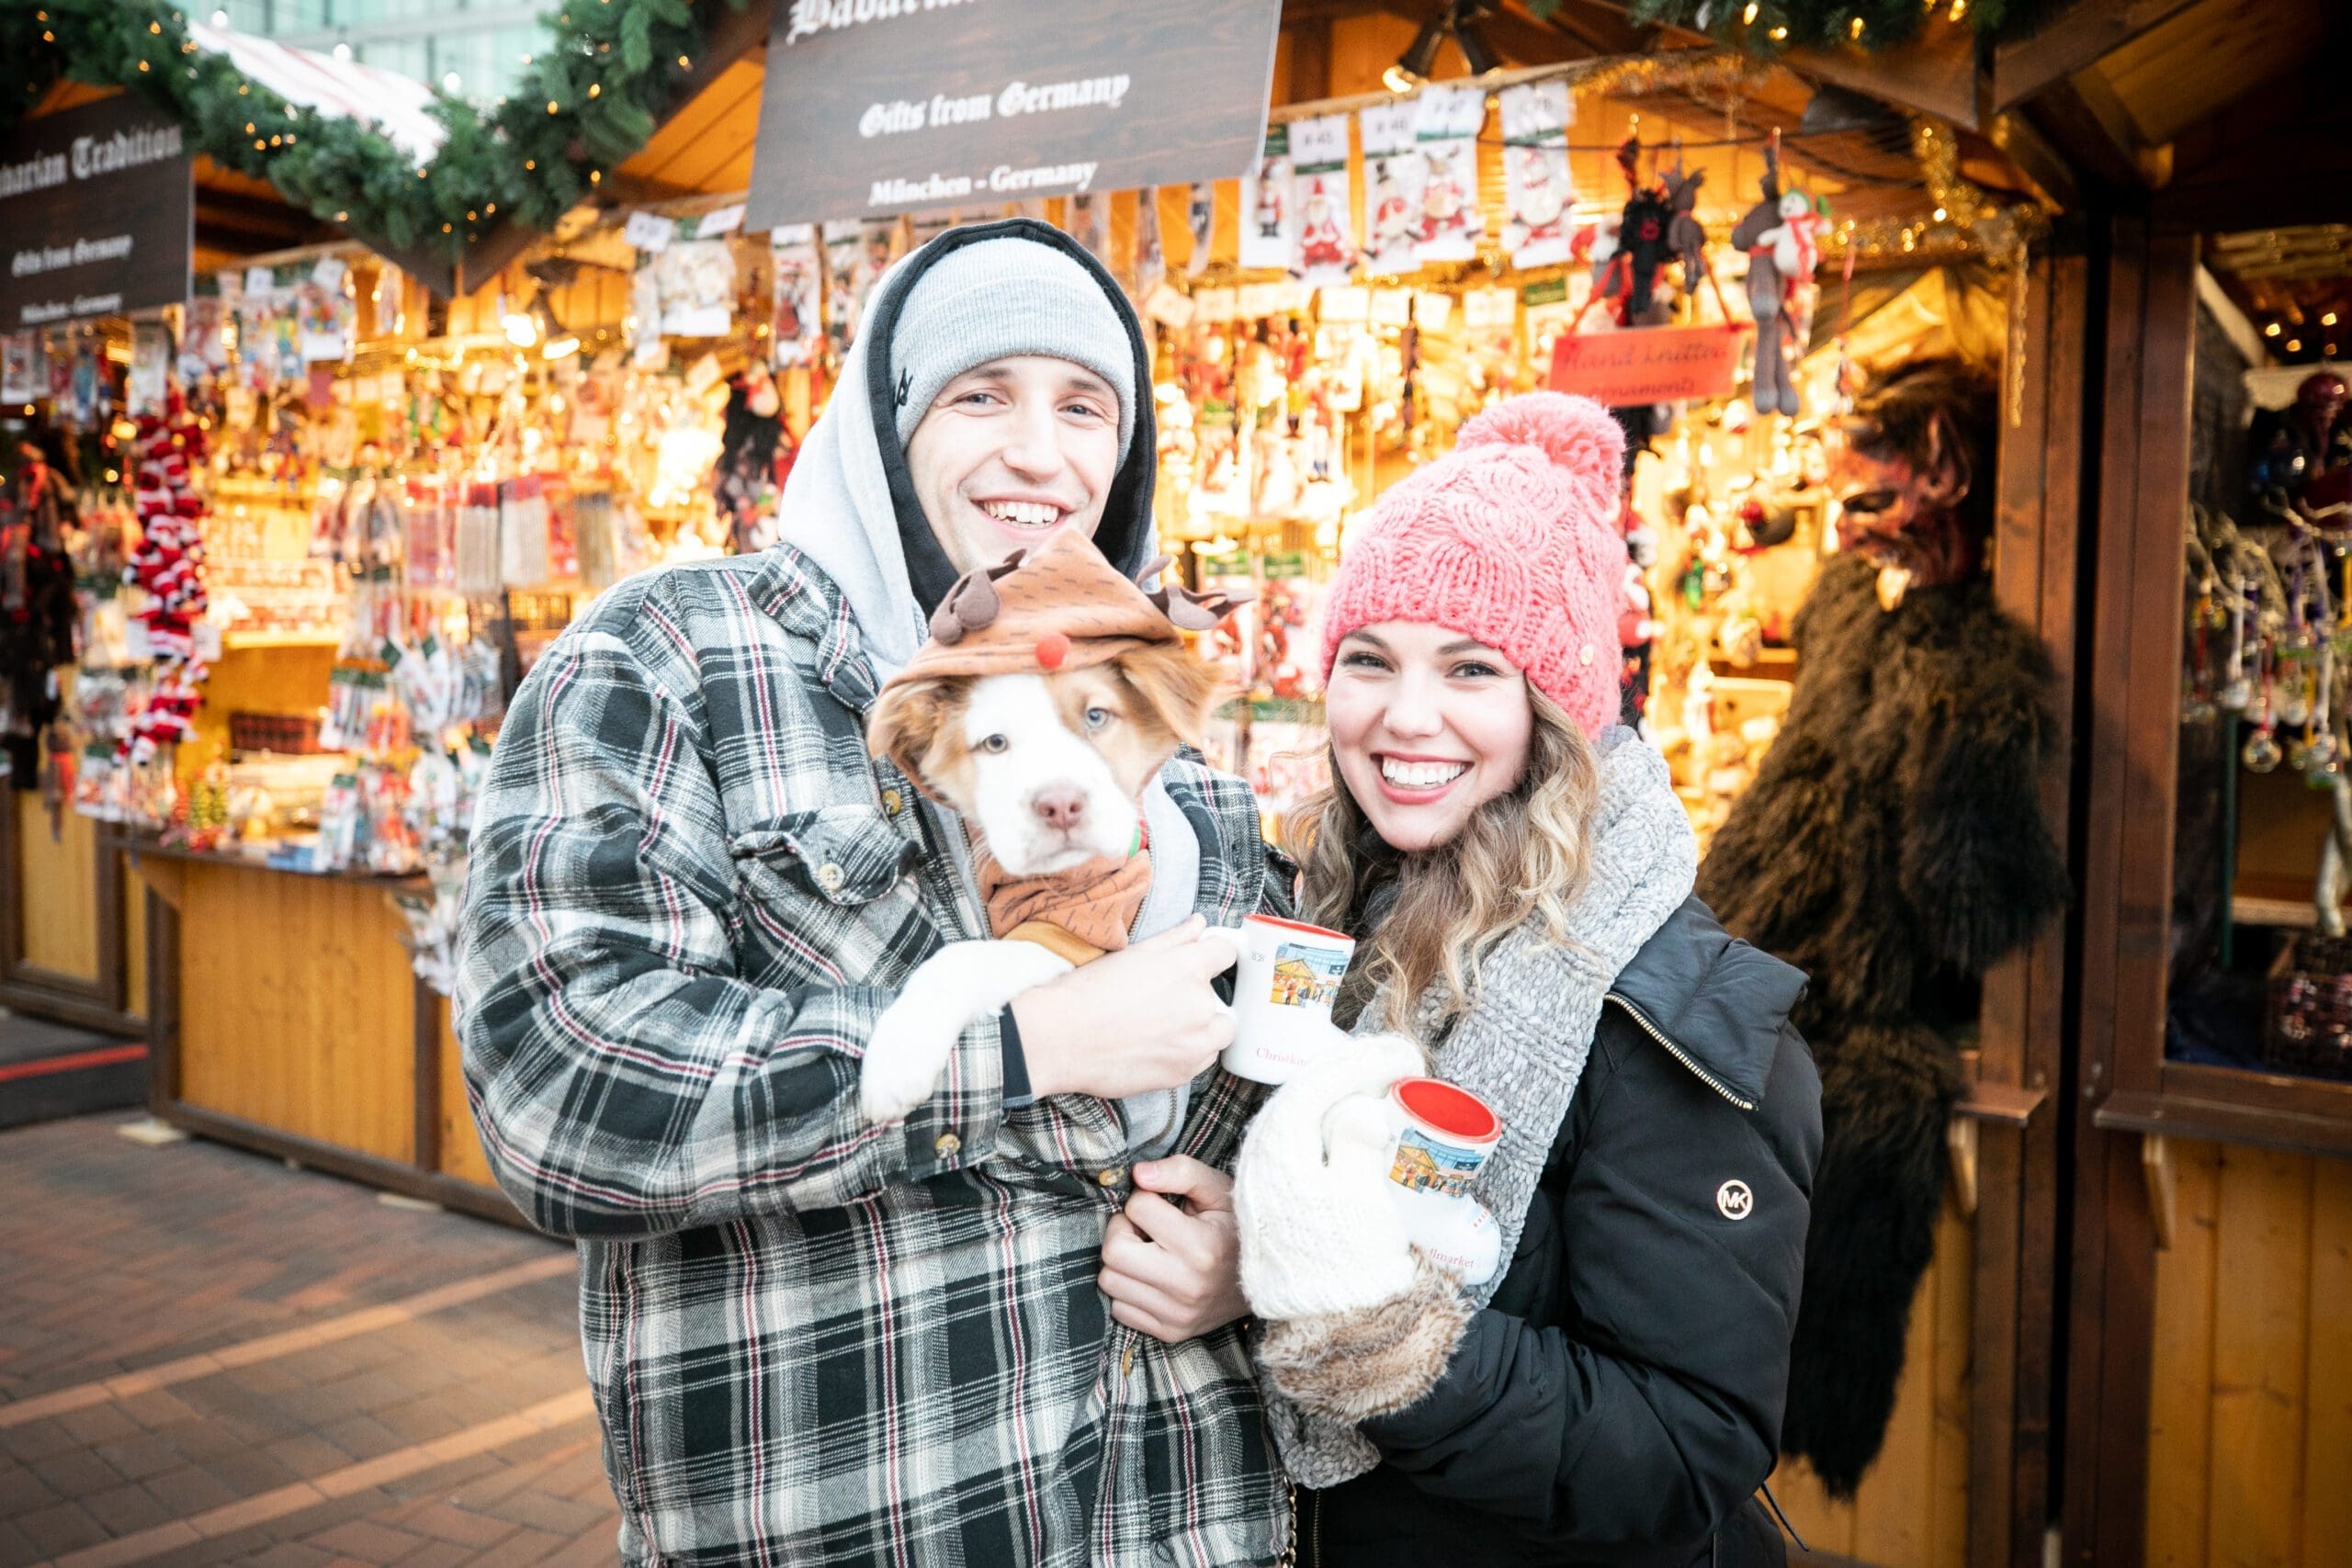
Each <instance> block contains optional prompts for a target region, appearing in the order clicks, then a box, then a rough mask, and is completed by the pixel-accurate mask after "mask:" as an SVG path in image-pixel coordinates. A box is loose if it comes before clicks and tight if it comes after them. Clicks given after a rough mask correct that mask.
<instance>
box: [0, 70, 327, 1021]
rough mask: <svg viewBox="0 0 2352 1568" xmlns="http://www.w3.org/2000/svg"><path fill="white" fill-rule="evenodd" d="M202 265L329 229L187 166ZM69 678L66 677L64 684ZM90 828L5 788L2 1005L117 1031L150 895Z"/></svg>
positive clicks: (318, 238)
mask: <svg viewBox="0 0 2352 1568" xmlns="http://www.w3.org/2000/svg"><path fill="white" fill-rule="evenodd" d="M110 91H112V90H111V89H104V88H97V87H91V86H85V85H81V84H78V83H72V82H61V83H58V84H56V85H53V86H52V87H51V88H50V90H49V91H48V92H47V93H46V94H44V95H43V96H42V99H41V103H40V107H39V108H37V109H36V110H34V111H33V114H32V116H31V117H30V118H40V117H41V116H44V115H48V114H54V113H59V112H62V111H63V110H66V109H71V108H77V107H81V106H82V105H85V104H87V103H91V102H94V101H96V99H98V98H101V97H104V96H107V95H108V93H109V92H110ZM193 176H194V181H195V233H194V248H193V252H192V256H191V260H192V263H193V265H195V266H197V267H198V268H206V267H221V266H228V265H233V264H236V263H238V262H241V261H242V260H243V259H244V258H245V257H248V256H252V255H254V254H261V253H266V252H275V251H281V250H284V249H286V248H287V247H288V246H294V245H308V244H315V243H322V242H325V241H330V240H332V239H334V230H333V229H332V228H330V227H329V226H327V225H324V224H322V223H320V222H318V221H316V220H313V219H311V218H310V217H308V216H307V215H305V214H304V213H302V212H300V210H298V209H295V208H292V207H289V206H288V205H287V204H286V202H285V201H284V199H283V198H282V197H279V196H278V194H277V191H276V190H275V189H274V188H273V187H271V186H268V185H267V184H266V183H264V182H262V181H259V180H255V179H252V178H249V177H247V176H245V175H239V174H236V173H234V172H233V171H231V170H228V169H224V168H222V167H220V165H219V164H216V163H214V162H213V161H212V160H211V159H209V158H207V157H202V156H198V158H196V159H195V160H194V170H193ZM67 678H68V679H69V680H70V678H71V677H70V674H69V676H68V677H67ZM98 838H99V836H98V834H97V833H96V830H95V829H94V828H93V825H92V824H91V822H90V821H89V820H88V819H87V818H83V817H80V816H77V815H75V814H74V813H73V812H70V811H69V812H63V813H61V814H59V815H58V816H57V817H56V818H55V819H54V820H52V819H51V814H50V813H49V812H48V811H47V810H46V809H44V807H43V806H42V803H41V799H40V795H39V794H38V793H34V792H30V791H12V792H11V794H10V798H9V801H8V805H7V809H6V811H5V812H0V1006H5V1007H6V1008H9V1009H11V1010H15V1011H18V1012H24V1013H29V1014H33V1015H35V1016H38V1017H44V1018H54V1019H57V1020H59V1021H62V1022H66V1023H72V1024H76V1025H79V1026H81V1027H83V1028H87V1029H96V1030H100V1031H104V1032H113V1033H123V1034H133V1033H137V1032H140V1031H141V1028H142V1027H143V1021H144V1019H145V1016H146V1006H147V999H146V998H147V987H146V971H145V964H146V941H145V916H146V905H145V900H144V898H143V897H142V896H141V893H140V891H139V889H138V887H137V886H136V884H135V882H133V881H132V880H130V874H129V871H128V869H127V867H126V866H125V865H124V863H123V862H122V860H121V858H120V856H119V854H116V853H114V852H107V851H102V850H101V847H100V845H99V841H98Z"/></svg>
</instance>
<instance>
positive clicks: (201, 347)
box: [180, 294, 229, 375]
mask: <svg viewBox="0 0 2352 1568" xmlns="http://www.w3.org/2000/svg"><path fill="white" fill-rule="evenodd" d="M228 329H229V303H228V301H227V300H225V299H221V298H220V295H218V294H198V295H195V296H193V297H191V298H190V299H189V300H188V302H187V335H186V337H185V339H184V340H183V341H182V343H181V344H180V354H181V356H182V357H183V358H184V359H186V360H187V362H188V364H189V366H190V367H193V369H194V370H195V372H196V373H197V374H198V375H201V374H202V373H204V372H206V371H209V370H225V369H227V368H228V367H229V330H228Z"/></svg>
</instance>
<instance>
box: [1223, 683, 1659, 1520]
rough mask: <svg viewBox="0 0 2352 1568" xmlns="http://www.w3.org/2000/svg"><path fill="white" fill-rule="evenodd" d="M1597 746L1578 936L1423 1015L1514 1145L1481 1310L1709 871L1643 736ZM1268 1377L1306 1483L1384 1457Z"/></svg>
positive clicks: (1508, 1145) (1484, 1174)
mask: <svg viewBox="0 0 2352 1568" xmlns="http://www.w3.org/2000/svg"><path fill="white" fill-rule="evenodd" d="M1595 749H1596V750H1598V751H1599V752H1600V802H1599V805H1598V807H1597V809H1596V812H1595V815H1594V818H1593V826H1592V863H1591V869H1590V874H1589V878H1588V880H1587V882H1586V884H1585V887H1584V891H1583V892H1582V893H1581V894H1579V895H1578V896H1577V901H1576V904H1575V906H1574V907H1573V908H1571V909H1570V911H1569V916H1568V923H1567V937H1568V940H1567V942H1566V943H1565V944H1564V943H1562V942H1560V941H1559V940H1558V939H1557V938H1555V936H1554V935H1553V934H1552V932H1551V931H1549V930H1547V929H1546V928H1545V927H1544V923H1543V922H1542V921H1541V920H1540V919H1537V920H1532V921H1531V922H1530V923H1529V924H1527V925H1525V926H1522V927H1521V929H1520V930H1518V931H1514V932H1512V933H1511V934H1510V936H1508V937H1506V938H1504V939H1503V941H1502V942H1501V944H1500V945H1499V946H1498V947H1497V948H1496V949H1495V951H1494V952H1493V953H1490V954H1488V955H1487V959H1486V961H1485V962H1484V963H1483V964H1480V965H1479V969H1478V987H1477V994H1476V998H1475V999H1474V1001H1473V1002H1472V1005H1471V1007H1470V1010H1468V1011H1467V1012H1465V1013H1464V1014H1463V1015H1462V1016H1461V1017H1459V1018H1458V1019H1456V1020H1455V1021H1454V1022H1453V1027H1452V1028H1451V1029H1448V1030H1446V1031H1444V1032H1443V1034H1442V1037H1441V1038H1439V1039H1436V1040H1434V1041H1432V1040H1431V1039H1430V1032H1431V1031H1430V1023H1431V1022H1432V1021H1434V1020H1435V1018H1436V1017H1437V1015H1438V1012H1439V1010H1440V1009H1441V1007H1442V1001H1443V990H1442V982H1440V983H1439V984H1438V985H1437V986H1434V987H1431V988H1430V990H1429V991H1428V992H1425V993H1424V994H1423V995H1422V997H1421V999H1420V1001H1419V1005H1418V1006H1417V1008H1416V1010H1415V1011H1416V1014H1417V1016H1418V1017H1419V1019H1420V1021H1421V1027H1420V1028H1419V1031H1418V1033H1419V1037H1420V1038H1421V1041H1422V1043H1423V1045H1424V1046H1425V1047H1426V1048H1428V1049H1429V1050H1430V1056H1431V1059H1432V1066H1431V1069H1430V1070H1431V1071H1432V1072H1434V1073H1435V1074H1437V1075H1438V1076H1439V1077H1443V1078H1444V1079H1446V1080H1447V1081H1448V1082H1450V1083H1455V1084H1459V1085H1461V1086H1462V1087H1463V1088H1464V1089H1468V1090H1470V1091H1471V1092H1472V1093H1473V1094H1476V1095H1477V1096H1478V1097H1479V1098H1480V1099H1481V1100H1485V1101H1486V1102H1487V1104H1489V1105H1491V1106H1493V1107H1494V1108H1495V1110H1496V1111H1497V1113H1498V1114H1499V1115H1500V1116H1501V1118H1502V1122H1503V1136H1502V1142H1501V1143H1500V1145H1498V1146H1497V1148H1496V1150H1495V1152H1494V1153H1493V1154H1492V1155H1491V1156H1488V1158H1487V1164H1486V1168H1484V1169H1483V1170H1481V1171H1480V1172H1479V1173H1478V1179H1477V1181H1476V1185H1475V1187H1474V1189H1473V1190H1474V1192H1475V1194H1476V1197H1477V1199H1478V1201H1480V1202H1482V1203H1484V1204H1485V1205H1486V1206H1487V1212H1488V1213H1491V1214H1493V1215H1494V1217H1495V1224H1496V1226H1497V1228H1498V1230H1499V1231H1500V1232H1501V1237H1502V1263H1501V1264H1500V1265H1499V1266H1498V1268H1497V1269H1496V1270H1495V1274H1494V1277H1493V1278H1492V1279H1490V1280H1487V1282H1486V1283H1485V1284H1483V1285H1476V1286H1468V1287H1464V1294H1465V1296H1466V1297H1467V1299H1468V1300H1469V1302H1470V1303H1471V1304H1472V1305H1473V1306H1474V1307H1483V1306H1485V1305H1486V1304H1487V1302H1488V1301H1490V1300H1491V1299H1492V1298H1493V1296H1494V1293H1495V1292H1496V1290H1497V1289H1498V1288H1499V1287H1500V1286H1501V1284H1502V1282H1503V1276H1504V1275H1505V1274H1506V1273H1507V1272H1508V1271H1509V1269H1510V1259H1511V1257H1512V1255H1513V1253H1514V1252H1515V1251H1516V1250H1517V1248H1518V1246H1519V1233H1520V1231H1521V1228H1522V1227H1523V1226H1524V1225H1525V1224H1526V1223H1527V1206H1528V1204H1529V1203H1530V1202H1531V1201H1532V1200H1533V1198H1534V1196H1535V1187H1536V1183H1537V1182H1538V1181H1539V1180H1540V1179H1542V1177H1543V1175H1544V1163H1545V1161H1546V1160H1548V1159H1549V1158H1550V1156H1551V1152H1552V1143H1553V1140H1554V1138H1555V1137H1556V1136H1557V1135H1558V1134H1559V1130H1560V1123H1561V1122H1563V1121H1564V1120H1566V1116H1567V1113H1568V1102H1569V1101H1570V1100H1574V1099H1575V1098H1576V1092H1577V1078H1578V1077H1581V1076H1583V1073H1584V1064H1585V1059H1586V1057H1588V1056H1589V1055H1591V1053H1592V1034H1593V1029H1594V1027H1595V1026H1596V1024H1597V1023H1598V1022H1599V1021H1600V1006H1601V998H1603V997H1604V996H1606V995H1607V994H1608V991H1609V987H1611V985H1613V984H1615V983H1616V979H1617V975H1618V972H1619V971H1620V970H1622V969H1623V968H1624V967H1625V965H1626V964H1630V963H1632V962H1633V959H1634V954H1635V953H1639V952H1640V951H1641V950H1642V944H1643V943H1645V942H1648V941H1649V939H1650V938H1651V937H1652V936H1653V935H1655V934H1656V933H1657V930H1658V928H1659V927H1661V926H1663V925H1665V924H1666V921H1667V918H1668V916H1670V915H1672V914H1673V913H1674V911H1675V910H1676V909H1677V908H1679V907H1680V906H1681V904H1682V901H1683V900H1684V899H1685V898H1688V897H1690V896H1691V883H1692V881H1693V880H1694V879H1695V878H1696V876H1697V874H1698V869H1699V846H1698V840H1696V839H1695V838H1694V837H1692V835H1691V820H1690V818H1689V817H1687V816H1686V815H1685V814H1684V812H1683V809H1682V803H1681V802H1680V800H1679V799H1678V798H1676V796H1675V794H1674V785H1673V783H1672V781H1671V780H1670V779H1669V778H1668V774H1667V771H1666V760H1665V759H1664V758H1663V757H1661V756H1659V755H1658V753H1657V751H1656V750H1652V749H1651V748H1650V746H1648V745H1647V744H1646V743H1645V742H1644V741H1643V740H1642V739H1640V738H1639V737H1637V736H1636V735H1634V732H1633V731H1632V730H1630V729H1611V730H1608V731H1606V732H1604V733H1603V734H1602V735H1601V737H1600V740H1599V741H1598V742H1596V748H1595ZM1385 1014H1386V1008H1385V1003H1384V1000H1383V998H1378V997H1375V998H1374V999H1373V1000H1372V1002H1371V1003H1370V1004H1369V1005H1367V1006H1366V1007H1365V1008H1364V1010H1363V1017H1361V1018H1360V1019H1358V1020H1357V1021H1356V1025H1355V1030H1354V1032H1356V1033H1358V1034H1365V1033H1374V1032H1378V1031H1379V1030H1380V1028H1381V1022H1380V1021H1381V1019H1383V1018H1384V1017H1385ZM1261 1386H1262V1387H1263V1388H1264V1391H1265V1393H1266V1400H1267V1417H1268V1421H1269V1424H1270V1425H1271V1426H1272V1428H1273V1432H1274V1439H1275V1445H1276V1447H1277V1448H1278V1449H1279V1450H1281V1452H1282V1456H1283V1465H1284V1466H1285V1467H1286V1468H1287V1469H1288V1470H1289V1472H1290V1473H1291V1478H1292V1479H1293V1480H1295V1481H1296V1482H1298V1483H1300V1484H1302V1485H1306V1486H1335V1485H1337V1484H1339V1483H1340V1482H1342V1481H1346V1480H1349V1479H1351V1478H1352V1477H1354V1476H1358V1475H1361V1474H1363V1472H1366V1471H1368V1470H1370V1469H1372V1468H1373V1467H1374V1465H1376V1464H1378V1463H1379V1462H1380V1454H1379V1451H1378V1450H1375V1449H1374V1447H1373V1446H1372V1443H1371V1441H1370V1439H1368V1438H1365V1437H1364V1436H1363V1434H1362V1433H1361V1432H1359V1431H1357V1430H1356V1428H1355V1427H1352V1426H1350V1425H1348V1424H1347V1423H1345V1422H1341V1421H1335V1420H1333V1419H1331V1418H1330V1417H1329V1416H1318V1415H1316V1414H1314V1413H1312V1412H1309V1411H1306V1410H1302V1409H1299V1408H1298V1407H1297V1406H1295V1405H1294V1404H1291V1403H1290V1402H1289V1401H1288V1400H1287V1399H1284V1398H1283V1396H1282V1395H1281V1394H1280V1393H1277V1392H1275V1390H1274V1388H1273V1386H1272V1382H1271V1380H1266V1379H1262V1378H1261Z"/></svg>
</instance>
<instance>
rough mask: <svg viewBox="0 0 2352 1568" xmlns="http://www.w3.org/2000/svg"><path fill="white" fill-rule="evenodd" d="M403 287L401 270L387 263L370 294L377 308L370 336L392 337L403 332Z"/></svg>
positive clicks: (369, 297) (370, 298) (378, 274)
mask: <svg viewBox="0 0 2352 1568" xmlns="http://www.w3.org/2000/svg"><path fill="white" fill-rule="evenodd" d="M403 286H404V280H403V279H402V277H401V269H400V268H398V267H396V266H394V265H392V264H391V263H390V262H386V263H385V264H384V266H383V270H382V271H380V272H379V273H377V275H376V287H375V288H374V289H373V290H371V291H370V292H369V294H368V299H369V300H370V301H371V302H372V303H373V304H374V305H375V307H376V309H375V311H374V318H375V319H374V321H373V322H372V323H371V324H370V331H369V335H370V336H372V337H390V336H391V335H392V334H393V333H397V332H399V331H400V330H401V315H402V314H403V312H402V310H401V288H403Z"/></svg>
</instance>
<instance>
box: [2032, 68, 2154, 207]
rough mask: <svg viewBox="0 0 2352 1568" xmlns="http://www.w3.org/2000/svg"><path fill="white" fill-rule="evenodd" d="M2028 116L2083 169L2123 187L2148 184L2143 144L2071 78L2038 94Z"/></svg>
mask: <svg viewBox="0 0 2352 1568" xmlns="http://www.w3.org/2000/svg"><path fill="white" fill-rule="evenodd" d="M2026 118H2028V119H2029V121H2030V124H2031V125H2032V126H2033V128H2034V129H2035V130H2039V131H2040V132H2041V134H2042V135H2043V136H2044V137H2045V138H2047V139H2048V141H2049V142H2050V144H2051V145H2052V147H2054V148H2056V149H2057V150H2058V152H2059V153H2060V154H2061V155H2062V156H2063V157H2064V159H2065V160H2066V161H2067V162H2068V163H2069V164H2073V165H2074V166H2075V168H2076V169H2078V170H2080V171H2081V172H2082V173H2084V174H2086V175H2091V176H2092V177H2093V178H2095V179H2098V180H2100V181H2103V182H2105V183H2106V184H2108V185H2110V186H2117V187H2119V188H2122V189H2133V188H2137V187H2140V186H2144V185H2146V183H2147V181H2146V178H2145V176H2144V175H2143V174H2142V172H2141V168H2140V161H2139V156H2138V154H2139V152H2140V148H2139V145H2138V143H2137V142H2135V141H2132V140H2131V133H2130V131H2129V130H2127V129H2125V128H2124V127H2121V126H2118V125H2115V124H2112V123H2110V121H2109V118H2107V117H2104V116H2102V115H2100V114H2099V113H2098V112H2097V111H2096V110H2095V109H2094V108H2093V107H2091V105H2090V104H2089V103H2088V102H2087V101H2086V99H2085V98H2084V96H2083V95H2082V94H2081V93H2080V92H2079V91H2077V90H2076V88H2075V85H2074V84H2073V83H2072V82H2061V83H2059V84H2058V85H2055V86H2053V87H2052V88H2051V89H2050V90H2049V91H2047V92H2045V93H2043V94H2042V95H2041V96H2039V97H2037V98H2035V99H2034V101H2033V103H2032V104H2031V105H2030V106H2029V107H2028V109H2027V111H2026Z"/></svg>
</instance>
